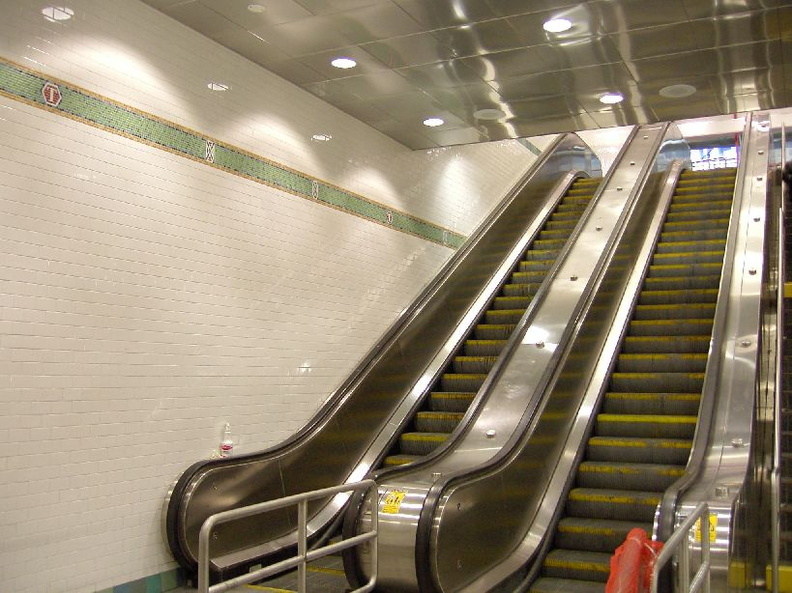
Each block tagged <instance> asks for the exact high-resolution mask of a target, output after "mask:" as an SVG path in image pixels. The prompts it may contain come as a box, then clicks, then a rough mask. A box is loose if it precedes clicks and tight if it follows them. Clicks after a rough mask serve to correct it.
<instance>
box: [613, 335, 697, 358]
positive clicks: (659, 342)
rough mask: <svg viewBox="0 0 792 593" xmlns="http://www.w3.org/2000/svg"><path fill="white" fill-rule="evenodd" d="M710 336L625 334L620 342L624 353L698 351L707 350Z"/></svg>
mask: <svg viewBox="0 0 792 593" xmlns="http://www.w3.org/2000/svg"><path fill="white" fill-rule="evenodd" d="M710 339H711V338H710V336H708V335H698V336H626V337H625V338H624V341H623V342H622V350H621V351H622V352H624V353H625V354H640V353H652V352H657V353H663V352H679V353H683V352H698V353H702V352H704V353H706V352H707V351H708V350H709V344H710Z"/></svg>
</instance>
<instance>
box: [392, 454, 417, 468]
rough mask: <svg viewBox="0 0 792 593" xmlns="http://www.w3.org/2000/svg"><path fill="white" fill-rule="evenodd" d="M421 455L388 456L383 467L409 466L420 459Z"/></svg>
mask: <svg viewBox="0 0 792 593" xmlns="http://www.w3.org/2000/svg"><path fill="white" fill-rule="evenodd" d="M420 458H421V456H420V455H388V456H387V457H386V458H385V461H384V463H383V465H385V467H395V466H397V465H407V464H408V463H412V462H413V461H415V460H416V459H420Z"/></svg>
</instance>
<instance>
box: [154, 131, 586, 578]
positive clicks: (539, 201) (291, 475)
mask: <svg viewBox="0 0 792 593" xmlns="http://www.w3.org/2000/svg"><path fill="white" fill-rule="evenodd" d="M598 173H599V161H598V160H597V159H596V157H595V156H594V155H593V153H592V152H591V150H590V149H589V148H588V147H587V146H586V145H585V143H584V142H582V141H581V140H580V138H578V137H577V136H576V135H574V134H564V135H559V136H558V137H557V138H555V139H554V140H553V141H552V142H551V143H550V145H549V146H548V148H547V149H546V150H545V152H543V153H542V155H541V156H540V158H539V159H538V160H537V161H536V162H535V163H534V165H533V166H532V167H531V168H530V169H529V170H527V171H526V172H525V174H524V175H523V176H522V177H521V178H520V179H519V180H518V181H517V182H516V183H515V185H514V187H513V189H512V190H511V191H510V192H509V194H508V195H507V196H505V197H504V199H503V200H502V201H501V203H500V204H498V205H497V206H496V207H495V208H494V209H493V211H492V213H491V214H490V215H489V216H488V217H487V218H486V219H485V220H484V221H483V222H482V224H481V225H480V226H479V228H478V229H476V231H475V232H474V233H473V234H472V235H471V236H470V238H469V239H468V241H467V242H466V243H465V245H463V246H462V247H461V248H460V249H459V250H457V251H456V252H455V253H454V254H453V255H452V256H451V257H450V258H449V260H448V261H447V262H446V264H445V265H444V266H443V269H442V270H440V271H439V273H438V275H437V277H436V278H434V279H433V280H432V281H431V282H429V283H428V284H427V286H426V287H425V288H424V290H423V291H422V292H421V294H419V295H417V297H416V299H415V300H414V302H413V303H412V304H411V305H410V306H409V307H407V308H406V309H404V311H403V312H402V313H401V315H400V316H399V318H397V319H396V320H394V322H393V324H392V326H391V327H390V328H389V329H388V331H387V332H386V333H385V334H384V335H383V337H382V338H381V339H380V340H379V341H378V342H377V343H376V344H373V345H372V348H371V350H370V351H369V353H368V354H367V356H365V357H364V358H363V360H362V361H361V362H360V363H359V364H358V366H357V367H356V368H355V369H354V370H353V371H351V373H350V374H349V376H348V377H347V379H346V380H345V381H344V382H343V383H342V384H341V385H339V386H338V388H337V389H336V390H335V391H334V392H333V393H330V394H329V395H328V397H327V399H326V401H325V403H324V404H323V405H322V407H321V408H320V409H319V410H318V411H317V412H316V414H315V415H314V416H313V417H312V418H310V419H309V420H308V421H307V423H306V425H305V426H304V427H303V428H302V429H301V430H300V431H298V432H297V433H295V434H294V435H292V436H291V437H289V438H288V439H286V440H285V441H283V442H282V443H279V444H278V445H276V446H274V447H271V448H269V449H266V450H263V451H257V452H253V453H249V454H246V455H238V456H234V457H229V458H224V459H212V460H199V461H196V462H195V463H194V464H193V465H191V466H190V467H188V468H187V469H186V470H185V471H184V472H182V474H181V475H180V476H179V477H178V479H177V480H176V481H175V483H174V485H173V487H172V489H171V491H170V492H169V493H168V497H167V499H166V504H165V513H164V516H163V520H164V531H165V533H166V536H167V542H168V546H169V548H170V551H171V553H172V555H173V557H174V559H175V560H176V561H177V562H178V563H179V564H180V565H181V566H182V568H183V569H184V570H185V571H186V572H187V573H188V574H189V575H195V574H196V572H197V568H198V555H199V554H198V552H199V550H198V534H199V531H200V529H201V526H202V525H203V524H204V523H205V521H206V520H207V518H208V517H210V516H212V515H214V514H217V513H220V512H223V511H228V510H232V509H238V508H240V507H245V506H250V505H253V504H256V503H260V502H265V501H272V500H276V499H280V498H283V497H287V496H290V495H293V494H297V493H302V492H307V491H315V490H321V489H324V488H327V487H330V486H337V485H339V484H346V483H354V482H357V481H358V480H360V478H361V477H362V476H364V475H366V473H367V472H369V471H370V470H371V469H373V468H377V467H381V465H382V462H383V459H384V458H385V457H386V456H387V454H388V453H389V452H390V450H391V449H392V448H393V447H394V442H395V440H396V439H397V435H398V434H400V433H401V432H403V431H404V429H405V428H409V429H410V430H412V429H413V428H414V426H413V420H412V418H413V417H414V416H415V411H416V409H417V408H418V406H419V405H420V402H421V401H422V400H423V399H424V397H423V396H424V394H425V392H426V388H427V386H428V385H430V384H431V381H430V380H429V379H427V377H434V376H438V375H439V372H440V371H439V369H442V367H443V365H444V364H445V363H446V361H447V359H448V358H449V357H450V356H451V355H452V354H453V353H454V352H456V351H458V350H460V347H461V346H460V343H461V342H462V340H464V338H465V336H464V331H465V330H466V329H467V328H469V327H470V326H471V325H472V324H473V323H474V322H475V320H476V319H477V318H478V317H479V316H480V315H482V314H483V313H482V312H483V311H484V309H485V307H486V305H487V303H488V302H489V301H490V300H492V298H493V293H494V291H495V290H496V289H497V286H498V283H499V282H502V281H503V280H504V279H505V277H506V276H507V275H508V273H509V272H510V271H511V269H512V267H513V266H514V265H515V264H516V262H517V260H519V258H520V255H521V251H522V250H523V249H525V248H526V247H527V245H528V244H529V241H530V238H532V237H533V236H534V235H535V234H536V233H538V231H539V230H540V228H541V225H542V224H543V222H544V221H546V220H547V218H548V217H549V216H550V214H551V212H552V210H553V209H554V208H555V206H556V202H557V201H558V200H560V199H561V197H562V196H563V193H564V191H565V190H566V189H567V188H568V186H569V184H570V183H571V182H572V180H573V179H574V178H575V177H577V176H589V175H592V174H598ZM573 201H574V199H573ZM566 207H567V206H564V208H566ZM556 218H563V214H559V215H558V216H557V217H556ZM553 224H555V223H553ZM547 232H549V233H551V232H552V230H550V229H548V231H547ZM504 262H506V263H504ZM526 274H527V272H526ZM493 278H497V282H496V281H495V280H493ZM525 280H526V281H525V282H524V284H526V286H527V285H528V284H530V282H528V281H527V280H528V276H527V275H526V277H525ZM502 302H505V301H502ZM487 315H489V316H490V317H498V316H499V315H504V314H503V313H498V312H489V313H487ZM485 325H487V324H485ZM495 325H498V324H495ZM506 325H508V323H507V324H506ZM490 338H492V336H489V337H486V336H485V339H490ZM485 347H490V348H491V347H492V346H491V345H489V346H485ZM485 352H486V354H481V353H479V354H471V353H466V354H465V355H464V356H484V357H487V356H490V354H489V352H492V350H485ZM465 364H467V363H465ZM465 369H466V370H467V366H466V367H465ZM450 374H452V375H454V374H459V373H450ZM463 374H469V373H463ZM473 374H478V373H473ZM442 389H443V388H441V389H439V390H438V391H441V390H442ZM463 391H464V390H462V389H461V388H459V387H458V386H455V387H453V388H452V390H451V391H448V393H456V392H463ZM468 399H469V398H468ZM427 411H431V410H427ZM434 411H441V410H434ZM456 414H459V412H456ZM455 417H458V416H455ZM421 421H422V422H423V420H421ZM406 440H409V439H406ZM419 440H420V439H419ZM430 440H431V439H430ZM427 450H428V449H427ZM419 452H420V451H419ZM394 453H399V454H412V453H410V452H401V451H394ZM392 461H393V460H391V462H392ZM397 461H398V460H397ZM401 461H402V462H403V461H405V460H404V459H402V460H401ZM347 500H348V495H338V496H333V497H329V498H326V499H317V500H314V501H311V502H310V503H309V504H308V509H307V529H306V531H307V534H308V535H307V537H308V541H309V544H313V543H316V542H317V541H321V540H322V539H324V538H326V537H329V535H330V534H331V533H332V531H333V529H334V525H336V524H337V523H336V519H337V518H338V517H339V515H340V513H341V511H342V510H343V508H344V506H345V505H346V503H347ZM297 529H298V524H297V518H296V516H295V513H293V512H292V511H291V510H286V509H284V510H279V511H275V512H272V513H268V514H266V515H257V516H255V517H252V518H247V519H244V520H236V519H235V520H231V521H229V522H227V523H222V524H219V525H217V526H216V528H215V529H214V530H213V531H212V539H211V541H212V543H211V561H210V562H209V570H210V572H211V574H212V578H213V579H225V578H232V577H234V576H237V575H242V574H246V573H248V570H249V568H250V567H251V566H256V565H258V564H269V563H272V562H274V561H277V560H278V559H280V558H282V557H284V556H285V555H288V554H289V553H290V551H291V550H293V549H294V548H295V547H296V544H297V539H298V534H297Z"/></svg>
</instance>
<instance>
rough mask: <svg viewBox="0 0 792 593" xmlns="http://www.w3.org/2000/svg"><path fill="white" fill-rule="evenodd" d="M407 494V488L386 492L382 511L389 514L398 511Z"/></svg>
mask: <svg viewBox="0 0 792 593" xmlns="http://www.w3.org/2000/svg"><path fill="white" fill-rule="evenodd" d="M405 496H407V492H406V491H405V490H389V491H388V492H386V493H385V497H384V498H383V501H382V512H383V513H387V514H389V515H395V514H396V513H398V512H399V509H400V508H401V503H402V501H403V500H404V497H405Z"/></svg>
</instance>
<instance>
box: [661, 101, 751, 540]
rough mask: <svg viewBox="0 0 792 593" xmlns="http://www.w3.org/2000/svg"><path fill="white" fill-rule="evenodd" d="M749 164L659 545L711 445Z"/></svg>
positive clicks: (740, 181)
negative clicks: (685, 450)
mask: <svg viewBox="0 0 792 593" xmlns="http://www.w3.org/2000/svg"><path fill="white" fill-rule="evenodd" d="M752 127H753V115H752V114H748V117H747V118H746V124H745V128H744V132H743V139H744V144H747V146H744V150H745V149H749V147H750V132H751V130H752ZM746 141H747V142H746ZM748 163H749V159H747V158H744V159H742V160H741V162H740V165H739V167H738V169H737V175H736V178H735V183H734V194H733V202H732V203H733V206H732V210H731V216H730V218H729V228H728V232H727V235H726V245H725V250H724V255H723V268H722V269H723V272H722V273H721V278H720V284H719V286H718V297H719V298H718V303H717V305H716V308H715V315H714V320H713V329H712V339H711V342H710V350H709V356H708V359H707V367H706V370H705V375H704V385H703V387H702V393H701V403H700V404H699V412H698V423H697V425H696V430H695V433H694V435H693V442H692V446H691V451H690V457H689V458H688V463H687V466H686V468H685V472H684V474H683V475H682V476H681V477H680V478H679V479H677V480H676V481H675V482H674V483H673V484H672V485H671V487H669V488H668V489H666V491H665V492H664V494H663V498H662V500H661V501H660V504H659V505H658V509H657V519H656V524H657V527H656V534H655V535H656V538H657V539H658V540H659V541H666V540H667V539H668V538H669V537H671V534H672V533H673V531H674V527H675V522H676V510H677V505H678V503H679V499H680V498H681V496H682V494H683V493H684V492H685V490H687V489H689V488H690V487H691V486H692V485H693V484H694V483H695V482H696V481H697V480H698V479H699V477H700V476H701V472H702V468H703V465H704V460H705V458H706V455H707V450H708V447H709V444H710V432H711V430H712V427H713V416H714V411H715V407H716V403H717V399H718V397H719V394H718V387H719V383H720V372H721V368H722V366H723V356H721V353H722V352H723V351H724V349H725V343H726V340H727V336H726V335H725V329H726V328H725V325H726V323H725V322H726V317H727V314H728V299H726V298H721V297H722V295H728V294H729V291H730V290H731V286H732V284H733V280H734V278H733V275H732V274H731V273H730V272H731V270H732V268H733V266H734V262H735V259H736V257H737V254H736V250H737V240H738V232H739V220H740V217H741V215H742V210H743V203H744V202H745V193H746V192H744V191H743V187H744V184H745V178H746V176H747V175H749V173H748V172H747V167H748ZM727 272H728V273H727Z"/></svg>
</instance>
